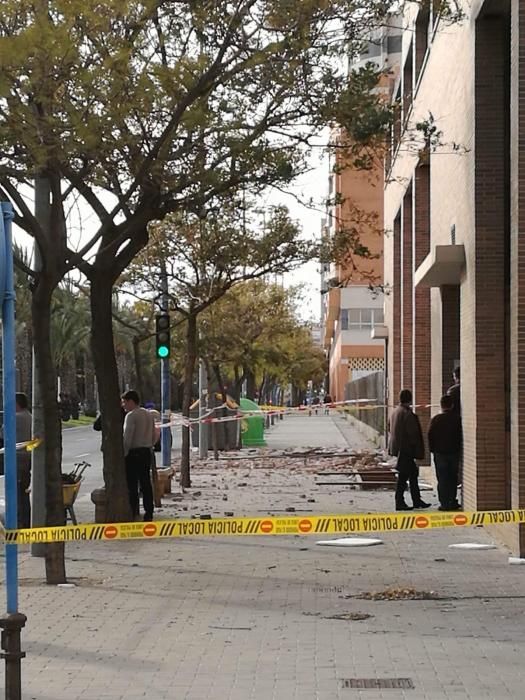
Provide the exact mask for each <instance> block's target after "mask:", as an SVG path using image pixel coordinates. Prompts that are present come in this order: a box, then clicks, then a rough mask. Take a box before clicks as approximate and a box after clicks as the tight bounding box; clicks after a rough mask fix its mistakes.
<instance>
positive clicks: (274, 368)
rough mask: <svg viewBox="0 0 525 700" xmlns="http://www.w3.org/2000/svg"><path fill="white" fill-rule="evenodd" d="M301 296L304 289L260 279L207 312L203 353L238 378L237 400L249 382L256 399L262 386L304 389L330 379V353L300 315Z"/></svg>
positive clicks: (249, 393) (235, 381)
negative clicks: (327, 368) (327, 372)
mask: <svg viewBox="0 0 525 700" xmlns="http://www.w3.org/2000/svg"><path fill="white" fill-rule="evenodd" d="M299 299H300V289H299V288H292V289H284V288H283V287H281V286H280V285H276V284H269V283H267V282H265V281H264V280H254V281H250V282H245V283H243V284H239V285H238V286H237V287H235V288H234V289H231V290H230V291H229V292H228V293H227V294H226V295H225V296H224V297H223V298H222V299H221V300H220V301H219V302H218V303H216V304H214V305H213V306H211V307H210V308H209V309H208V310H207V311H206V312H205V314H204V315H203V318H202V323H201V327H200V329H201V335H202V338H201V343H202V349H203V354H204V355H205V357H206V358H207V360H208V362H209V364H210V366H212V367H220V368H221V374H222V376H229V377H230V379H231V378H233V383H232V384H233V390H232V393H233V395H234V397H235V398H237V399H238V397H239V396H240V391H241V386H242V384H243V383H244V382H245V381H246V386H247V392H246V393H247V396H248V397H249V398H255V395H256V393H257V388H256V387H257V386H259V387H262V388H263V390H264V389H265V388H266V389H267V390H268V393H269V395H271V387H272V386H274V385H275V384H280V385H284V384H288V383H292V384H294V385H295V387H296V388H297V389H298V390H302V389H305V388H306V386H307V383H308V380H310V379H312V380H314V381H318V380H320V379H322V378H323V377H324V373H325V357H324V353H323V352H322V350H321V348H319V347H316V346H315V345H314V343H313V340H312V336H311V332H310V329H309V327H308V326H307V325H305V323H304V322H303V321H301V320H300V319H299V318H298V310H297V306H298V301H299ZM259 393H260V392H259ZM261 398H263V397H262V396H261Z"/></svg>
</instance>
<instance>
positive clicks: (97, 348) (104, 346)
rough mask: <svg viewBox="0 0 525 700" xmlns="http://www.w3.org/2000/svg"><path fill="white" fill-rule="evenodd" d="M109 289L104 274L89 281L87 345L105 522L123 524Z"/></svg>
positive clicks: (126, 509)
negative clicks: (98, 417)
mask: <svg viewBox="0 0 525 700" xmlns="http://www.w3.org/2000/svg"><path fill="white" fill-rule="evenodd" d="M112 291H113V286H112V283H111V281H110V280H109V279H108V275H107V274H106V273H105V271H101V273H100V274H94V275H93V277H92V279H91V294H90V301H91V321H92V330H91V345H92V349H93V363H94V366H95V373H96V376H97V386H98V392H99V400H100V411H101V413H102V453H103V457H104V468H103V472H104V483H105V486H106V499H107V500H106V502H107V505H106V519H107V520H108V522H125V521H127V520H130V518H131V508H130V504H129V498H128V490H127V485H126V472H125V468H124V447H123V444H122V409H121V407H120V391H119V381H118V371H117V361H116V358H115V350H114V341H113V316H112Z"/></svg>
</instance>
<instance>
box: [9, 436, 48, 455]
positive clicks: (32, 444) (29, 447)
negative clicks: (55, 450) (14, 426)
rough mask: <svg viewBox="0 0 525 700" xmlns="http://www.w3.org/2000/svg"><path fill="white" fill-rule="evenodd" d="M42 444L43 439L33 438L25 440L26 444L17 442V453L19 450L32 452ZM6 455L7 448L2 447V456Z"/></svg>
mask: <svg viewBox="0 0 525 700" xmlns="http://www.w3.org/2000/svg"><path fill="white" fill-rule="evenodd" d="M41 443H42V439H41V438H32V439H31V440H25V441H24V442H17V443H16V446H15V447H16V451H17V452H18V451H19V450H24V449H25V450H26V452H32V451H33V450H35V449H36V448H37V447H38V446H39V445H40V444H41ZM3 454H5V447H2V448H1V449H0V455H3Z"/></svg>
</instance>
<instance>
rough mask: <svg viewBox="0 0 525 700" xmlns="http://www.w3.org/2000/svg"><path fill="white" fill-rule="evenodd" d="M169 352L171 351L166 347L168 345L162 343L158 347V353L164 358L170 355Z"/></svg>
mask: <svg viewBox="0 0 525 700" xmlns="http://www.w3.org/2000/svg"><path fill="white" fill-rule="evenodd" d="M169 354H170V351H169V349H168V348H167V347H166V345H161V346H160V347H159V348H157V355H158V356H159V357H162V358H164V357H168V355H169Z"/></svg>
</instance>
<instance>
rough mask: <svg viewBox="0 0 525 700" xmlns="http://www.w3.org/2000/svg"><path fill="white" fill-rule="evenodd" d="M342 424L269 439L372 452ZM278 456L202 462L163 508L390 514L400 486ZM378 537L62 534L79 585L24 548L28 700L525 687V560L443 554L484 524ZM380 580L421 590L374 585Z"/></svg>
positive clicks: (421, 693) (370, 698)
mask: <svg viewBox="0 0 525 700" xmlns="http://www.w3.org/2000/svg"><path fill="white" fill-rule="evenodd" d="M341 421H342V419H341V418H340V417H339V416H338V415H336V416H330V417H325V416H312V417H310V418H309V417H308V416H306V415H303V416H294V417H289V418H286V419H285V420H284V421H282V422H281V421H279V422H277V423H276V425H275V426H274V427H273V428H272V429H271V430H270V432H269V435H268V443H269V448H271V449H278V448H286V447H291V446H294V445H302V446H306V445H310V446H325V447H326V446H328V447H330V446H331V447H334V448H341V447H343V446H344V445H345V444H350V445H351V446H353V447H355V448H359V449H360V448H361V447H363V438H362V436H361V435H360V434H358V433H356V432H355V431H352V429H351V428H349V426H348V425H344V426H341V423H340V422H341ZM343 435H344V437H343ZM251 454H252V456H253V455H254V454H256V453H251ZM248 457H249V455H248ZM282 464H283V462H282V461H279V460H278V459H273V460H272V459H270V460H268V461H267V462H262V461H260V460H254V459H246V461H244V462H242V463H235V462H234V461H233V460H231V461H230V462H229V463H224V462H221V463H219V464H213V463H210V462H209V461H208V462H206V463H205V464H204V465H200V466H199V465H196V466H195V468H194V470H193V486H192V489H191V490H190V491H189V492H188V493H187V494H185V495H184V497H183V498H182V499H181V498H180V497H177V494H174V495H173V497H172V499H171V501H170V502H167V503H166V505H165V507H164V509H163V511H162V513H160V514H159V515H160V516H162V517H174V516H175V515H184V516H186V517H187V516H188V515H198V514H202V513H211V514H215V515H219V514H220V515H223V514H224V512H226V511H230V512H234V513H235V514H236V515H242V514H245V513H252V514H254V515H258V514H264V513H274V512H275V513H276V512H283V511H285V510H286V508H292V507H293V508H295V509H296V511H298V512H306V513H307V512H310V511H311V512H317V513H322V512H358V511H361V512H363V511H385V510H391V507H392V501H393V496H392V492H386V491H377V492H360V491H356V490H349V489H348V488H347V487H341V486H337V487H336V486H316V485H315V470H316V468H318V469H322V465H320V466H319V465H317V466H316V464H315V463H314V464H308V465H307V468H306V469H305V468H304V464H303V463H302V461H301V460H297V463H296V465H295V463H294V466H292V467H290V466H287V467H286V468H283V467H282ZM242 484H244V485H242ZM312 499H313V501H312ZM429 500H432V502H434V503H435V502H436V499H435V495H433V494H430V498H429ZM183 509H186V510H183ZM88 514H89V515H91V513H89V512H88V511H86V513H85V514H82V513H81V514H80V515H85V516H87V515H88ZM379 537H380V538H381V539H382V540H383V542H384V544H383V545H381V546H377V547H367V548H358V549H356V548H353V549H341V548H335V547H320V546H317V545H316V538H315V536H314V537H312V536H308V537H278V538H270V537H261V538H256V537H253V538H244V537H243V538H233V537H232V538H217V539H213V538H209V539H181V540H171V541H148V542H143V541H140V542H126V541H123V542H98V543H87V544H81V545H75V544H68V545H67V557H68V562H67V569H68V575H69V576H70V577H71V580H72V582H74V583H76V586H75V587H73V588H57V587H49V586H45V585H44V584H42V577H43V563H42V561H41V560H38V559H34V558H31V557H30V556H29V555H28V554H27V552H25V553H23V554H22V556H21V603H20V609H21V610H22V611H23V612H24V613H25V614H26V615H27V616H28V622H27V627H26V629H25V630H24V633H23V647H24V649H25V650H26V651H27V659H25V660H24V661H23V680H24V696H23V697H24V698H25V699H26V700H29V699H34V700H99V699H102V698H108V699H109V698H111V699H112V700H121V699H126V700H135V699H137V698H149V700H162V699H164V698H169V699H170V700H171V699H173V700H201V699H203V700H204V699H206V700H215V699H217V700H249V699H255V700H292V699H297V700H299V699H300V700H353V699H356V698H362V699H363V700H377V699H378V698H386V699H388V700H399V699H401V698H412V699H413V700H442V699H448V698H453V699H455V700H463V699H466V698H472V699H474V698H475V699H476V700H477V699H478V698H493V699H498V700H499V699H500V698H501V699H507V698H516V699H518V698H522V697H523V687H524V680H525V678H524V676H525V670H524V669H525V665H524V664H523V656H524V651H525V625H524V613H523V607H524V606H523V602H524V598H525V567H522V566H510V565H509V564H508V553H507V552H506V551H505V550H503V549H501V548H498V549H491V550H486V551H471V552H461V551H457V550H453V549H449V547H448V545H449V544H452V543H458V542H462V541H463V542H465V541H469V542H480V543H488V542H490V539H489V538H488V536H487V535H486V533H485V532H484V530H482V529H480V528H471V529H470V528H469V529H465V530H455V531H451V530H434V531H430V532H407V533H389V534H381V535H379ZM387 589H389V590H390V591H392V590H393V591H394V594H392V595H403V593H402V591H413V590H415V591H419V592H422V593H424V594H426V598H427V599H422V600H411V599H408V600H398V599H394V600H378V599H377V597H378V596H377V595H375V596H374V595H372V594H377V593H380V592H382V591H385V590H387ZM363 593H365V594H368V597H369V598H371V599H362V598H360V597H359V596H360V595H361V594H363ZM407 595H409V596H410V595H411V594H410V593H409V594H407ZM2 673H3V669H2ZM350 679H376V681H378V682H379V683H383V684H384V683H385V682H386V681H388V679H410V682H411V684H412V685H413V689H405V690H402V689H388V688H387V689H381V688H375V689H373V688H372V689H352V688H349V687H345V681H348V684H349V682H350Z"/></svg>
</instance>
